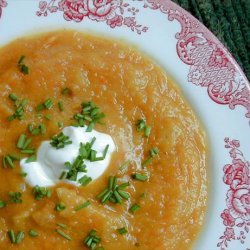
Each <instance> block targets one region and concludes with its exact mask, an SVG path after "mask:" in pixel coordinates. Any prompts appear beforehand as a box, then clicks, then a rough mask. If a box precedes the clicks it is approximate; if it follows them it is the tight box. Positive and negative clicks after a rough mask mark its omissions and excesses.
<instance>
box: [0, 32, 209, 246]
mask: <svg viewBox="0 0 250 250" xmlns="http://www.w3.org/2000/svg"><path fill="white" fill-rule="evenodd" d="M22 55H23V56H25V58H21V56H22ZM20 58H21V59H22V60H20ZM166 60H167V59H166ZM11 93H12V94H15V95H16V96H17V97H18V98H19V99H18V101H15V98H12V99H13V100H11V98H10V97H9V95H10V94H11ZM12 97H13V96H12ZM23 99H27V104H24V105H23V106H22V104H21V108H20V102H21V100H23ZM48 99H51V101H52V106H51V105H48V107H46V106H44V107H43V109H41V110H39V111H38V110H37V109H36V107H37V105H39V104H41V103H44V102H45V101H46V100H48ZM0 100H1V101H0V156H1V158H2V159H3V161H2V165H3V167H1V169H0V171H1V174H0V200H1V208H0V249H25V250H27V249H32V250H36V249H37V250H38V249H57V250H66V249H72V250H78V249H79V250H80V249H98V248H97V247H103V248H104V249H106V250H112V249H114V250H117V249H119V250H127V249H131V250H133V249H143V250H152V249H157V250H165V249H189V248H191V247H192V245H193V243H194V241H195V239H196V238H197V237H198V235H199V232H200V231H201V228H202V225H203V220H204V217H205V211H206V202H207V170H206V161H207V148H206V147H207V144H206V136H205V133H204V131H203V129H202V126H201V125H200V123H199V121H198V119H197V117H196V116H195V114H194V112H193V111H192V109H191V108H190V106H189V104H188V103H187V102H186V101H185V99H184V98H183V97H182V95H181V92H180V90H179V89H178V87H177V86H176V85H175V84H174V83H173V82H172V81H171V79H169V78H168V77H167V76H166V74H165V73H164V71H163V70H162V69H161V68H160V67H159V66H157V65H156V64H155V63H154V62H152V61H151V60H150V59H149V58H147V57H145V56H143V55H142V53H140V52H138V51H136V50H135V49H134V48H133V47H131V46H129V45H126V44H123V43H121V42H119V41H115V40H109V39H106V38H102V37H98V36H93V35H89V34H82V33H79V32H75V31H57V32H51V33H46V34H42V35H37V36H33V37H27V38H21V39H17V40H15V41H14V42H12V43H10V44H9V45H7V46H5V47H3V48H1V50H0ZM89 101H92V102H93V103H94V104H95V105H96V106H98V107H99V108H100V112H103V113H104V114H105V118H103V119H102V121H103V122H104V123H103V124H95V127H94V129H95V130H97V131H100V132H103V133H106V134H108V135H110V136H111V137H112V138H113V140H114V142H115V145H116V151H115V152H114V153H113V154H112V158H111V161H110V164H109V167H108V169H107V170H106V171H105V172H104V174H103V175H102V176H101V177H99V178H98V179H97V180H95V181H92V182H90V183H89V184H88V185H86V186H82V187H77V186H74V185H71V184H69V183H59V184H57V185H55V186H52V187H49V189H50V190H51V192H52V193H51V196H49V195H48V196H49V197H47V195H46V192H45V195H41V197H40V198H41V199H40V200H37V199H36V198H39V197H37V196H36V193H34V190H33V187H31V186H29V185H28V184H27V183H26V182H25V178H24V175H23V174H20V171H21V168H20V164H19V160H15V158H13V156H12V155H19V156H21V157H22V158H24V157H27V156H30V155H27V154H25V151H23V152H24V153H23V154H22V153H21V152H20V149H18V148H17V141H18V138H19V136H20V135H21V134H25V135H26V136H27V138H32V142H31V143H30V145H29V148H34V149H37V148H38V147H39V145H40V144H41V142H42V141H45V140H50V139H51V137H52V136H54V135H56V134H58V133H59V132H60V131H61V130H62V128H63V127H66V126H70V125H72V124H74V123H75V122H76V120H75V119H74V118H73V117H74V115H75V114H77V113H80V112H81V104H82V103H83V102H89ZM58 102H60V103H61V104H59V106H63V108H60V107H58ZM15 103H16V105H15ZM18 105H19V108H20V109H21V113H20V112H19V113H18V111H17V109H18V107H17V106H18ZM20 109H19V111H20ZM22 110H23V115H22ZM15 112H16V116H14V117H13V116H12V115H13V113H15ZM18 114H19V116H18ZM8 117H10V118H9V119H8ZM14 118H15V119H14ZM18 118H21V119H18ZM140 119H142V120H144V121H145V123H146V124H147V125H148V126H150V127H151V131H150V135H149V136H145V134H146V135H147V133H148V132H149V131H148V127H146V129H145V127H144V126H143V124H144V123H143V122H141V124H140V125H141V130H140V129H139V130H140V131H138V120H140ZM29 124H32V125H33V126H34V128H35V127H38V128H41V124H43V125H42V127H43V133H42V132H41V131H40V133H39V132H38V133H37V134H36V133H33V134H32V133H31V132H30V131H32V129H29V128H30V127H29ZM39 124H40V126H39ZM136 124H137V125H136ZM44 127H45V128H46V131H44ZM40 130H41V129H40ZM38 131H39V130H38ZM155 147H157V149H158V150H159V152H158V151H157V150H156V148H155ZM150 149H155V151H154V152H152V151H151V156H152V157H150V153H149V150H150ZM8 155H11V156H10V157H9V158H10V159H11V162H10V163H9V162H8V161H7V159H9V158H8V157H7V158H6V156H8ZM147 159H149V160H148V161H146V163H145V160H147ZM12 162H13V163H14V167H13V168H12V167H11V163H12ZM124 163H125V164H124ZM121 166H122V168H121ZM135 173H137V174H140V175H143V176H144V177H145V176H146V177H145V178H146V180H144V181H141V180H137V179H136V178H135V176H134V178H133V177H132V175H133V174H135ZM110 176H116V177H117V184H118V185H120V184H121V183H126V182H129V183H130V185H129V186H128V187H125V188H124V190H123V191H124V192H126V194H129V198H128V197H126V198H127V200H126V198H121V197H120V198H121V204H119V203H113V202H115V200H114V199H113V202H112V199H111V200H108V201H107V202H106V203H105V204H102V202H100V199H97V198H96V196H97V195H98V194H99V193H100V192H102V191H103V190H104V189H105V188H106V187H107V186H108V182H109V177H110ZM144 177H143V178H144ZM9 192H15V193H16V192H20V193H21V197H18V196H20V194H17V195H16V196H15V195H14V194H13V193H12V195H11V194H10V193H9ZM123 194H124V193H123ZM43 196H45V197H43ZM125 196H126V195H125ZM20 199H21V200H22V202H21V201H20ZM86 201H89V202H88V203H86ZM60 202H61V203H63V205H64V208H62V209H59V211H58V209H55V206H56V205H57V204H58V203H60ZM82 204H85V205H86V206H85V207H84V208H82V209H77V208H79V205H82ZM134 204H137V205H138V207H139V209H136V208H138V207H137V206H133V205H134ZM87 205H88V206H87ZM131 207H133V208H132V210H131ZM60 210H61V211H60ZM58 223H62V224H64V225H65V226H63V225H61V224H58ZM121 228H124V230H126V231H127V232H125V233H124V234H123V232H122V231H124V230H120V232H118V231H117V229H121ZM31 229H32V230H34V231H36V232H37V234H38V236H36V237H34V235H32V233H31V235H32V236H33V237H32V236H30V234H29V232H30V230H31ZM93 229H95V230H96V235H97V236H99V237H100V238H101V239H99V238H98V237H96V236H93V235H92V236H90V238H88V239H87V240H86V241H85V243H84V239H86V237H87V236H88V234H89V233H90V232H91V230H93ZM10 230H13V232H14V235H15V237H16V239H14V240H13V237H12V241H13V242H14V243H11V233H10ZM18 232H24V237H22V233H21V234H19V235H18ZM62 232H63V233H65V234H66V235H67V236H69V237H70V238H68V239H66V238H67V237H66V238H65V235H64V236H63V235H62ZM12 236H13V234H12ZM17 236H18V237H17ZM91 237H92V238H91ZM17 238H21V239H19V240H17ZM93 239H94V241H96V242H97V243H96V245H97V247H96V248H95V245H94V243H93V242H92V245H91V240H93ZM88 240H89V242H87V241H88ZM88 245H89V246H88ZM91 247H92V248H91ZM100 249H102V248H100Z"/></svg>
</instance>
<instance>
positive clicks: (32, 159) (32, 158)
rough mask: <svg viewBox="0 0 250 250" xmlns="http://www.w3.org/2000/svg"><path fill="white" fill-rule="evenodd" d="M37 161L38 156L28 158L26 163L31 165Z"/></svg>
mask: <svg viewBox="0 0 250 250" xmlns="http://www.w3.org/2000/svg"><path fill="white" fill-rule="evenodd" d="M35 161H36V155H31V156H30V157H28V158H27V159H26V161H25V162H26V163H30V162H35Z"/></svg>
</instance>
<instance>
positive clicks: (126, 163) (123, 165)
mask: <svg viewBox="0 0 250 250" xmlns="http://www.w3.org/2000/svg"><path fill="white" fill-rule="evenodd" d="M130 163H131V162H130V161H125V162H124V163H123V164H122V165H121V166H120V167H119V170H120V171H121V172H124V171H126V170H127V168H128V166H129V165H130Z"/></svg>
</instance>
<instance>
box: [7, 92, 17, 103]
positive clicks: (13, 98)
mask: <svg viewBox="0 0 250 250" xmlns="http://www.w3.org/2000/svg"><path fill="white" fill-rule="evenodd" d="M9 98H10V100H11V101H13V102H15V101H17V100H18V97H17V96H16V95H15V94H13V93H11V94H9Z"/></svg>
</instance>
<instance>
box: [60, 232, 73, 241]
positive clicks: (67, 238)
mask: <svg viewBox="0 0 250 250" xmlns="http://www.w3.org/2000/svg"><path fill="white" fill-rule="evenodd" d="M56 232H57V233H58V234H59V235H61V236H62V237H63V238H65V239H66V240H69V241H71V240H72V238H71V237H70V236H69V235H67V234H66V233H64V232H63V231H62V230H60V229H56Z"/></svg>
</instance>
